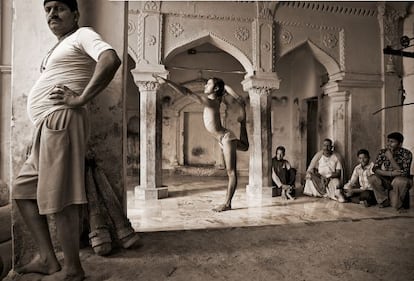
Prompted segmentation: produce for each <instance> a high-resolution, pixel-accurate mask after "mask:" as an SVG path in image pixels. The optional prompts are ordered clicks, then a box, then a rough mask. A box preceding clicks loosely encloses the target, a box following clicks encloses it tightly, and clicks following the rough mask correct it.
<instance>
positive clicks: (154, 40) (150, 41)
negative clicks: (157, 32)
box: [147, 35, 157, 46]
mask: <svg viewBox="0 0 414 281" xmlns="http://www.w3.org/2000/svg"><path fill="white" fill-rule="evenodd" d="M155 43H157V38H155V36H154V35H151V36H148V37H147V44H148V45H149V46H154V45H155Z"/></svg>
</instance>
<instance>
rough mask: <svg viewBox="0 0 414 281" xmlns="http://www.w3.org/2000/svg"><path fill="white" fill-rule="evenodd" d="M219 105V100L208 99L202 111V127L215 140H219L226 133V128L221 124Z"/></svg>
mask: <svg viewBox="0 0 414 281" xmlns="http://www.w3.org/2000/svg"><path fill="white" fill-rule="evenodd" d="M220 104H221V99H214V100H212V99H209V100H208V102H207V103H206V104H204V111H203V120H204V126H205V127H206V130H207V131H208V132H209V133H211V134H212V135H213V136H214V137H215V138H216V139H220V138H221V137H222V136H223V135H224V134H225V132H226V128H224V127H223V125H222V124H221V117H220Z"/></svg>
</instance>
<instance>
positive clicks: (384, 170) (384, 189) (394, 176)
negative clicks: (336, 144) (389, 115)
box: [368, 132, 413, 211]
mask: <svg viewBox="0 0 414 281" xmlns="http://www.w3.org/2000/svg"><path fill="white" fill-rule="evenodd" d="M403 141H404V136H403V135H402V134H401V133H398V132H394V133H391V134H389V135H388V136H387V147H386V148H384V149H381V150H380V151H379V153H378V156H377V159H376V160H375V162H374V167H373V171H374V173H375V174H374V175H372V176H370V177H369V178H368V179H369V183H370V184H371V187H372V189H373V190H374V194H375V198H376V199H377V202H378V204H379V207H380V208H385V207H389V206H393V207H394V208H395V209H396V210H397V211H399V210H401V209H402V208H403V202H404V198H405V196H406V194H407V192H408V190H409V189H410V188H411V187H412V185H413V180H412V176H411V175H410V168H411V162H412V159H413V155H412V153H411V151H409V150H408V149H405V148H403V147H402V143H403Z"/></svg>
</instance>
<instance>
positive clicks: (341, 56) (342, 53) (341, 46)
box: [339, 29, 346, 71]
mask: <svg viewBox="0 0 414 281" xmlns="http://www.w3.org/2000/svg"><path fill="white" fill-rule="evenodd" d="M339 68H340V69H341V71H345V69H346V68H345V30H344V29H342V30H341V31H339Z"/></svg>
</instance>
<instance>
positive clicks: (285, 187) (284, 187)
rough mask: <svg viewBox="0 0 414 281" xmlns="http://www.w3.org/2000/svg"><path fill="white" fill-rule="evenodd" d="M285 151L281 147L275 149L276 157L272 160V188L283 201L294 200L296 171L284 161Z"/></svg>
mask: <svg viewBox="0 0 414 281" xmlns="http://www.w3.org/2000/svg"><path fill="white" fill-rule="evenodd" d="M285 152H286V149H285V147H283V146H278V147H277V148H276V156H275V157H273V158H272V181H273V186H276V189H277V190H278V191H280V192H275V193H276V194H275V195H279V194H280V195H281V196H282V198H283V199H292V200H293V199H295V198H294V196H295V189H294V186H295V178H296V170H295V169H294V168H292V167H291V165H290V163H289V161H287V160H286V159H284V157H285Z"/></svg>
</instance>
